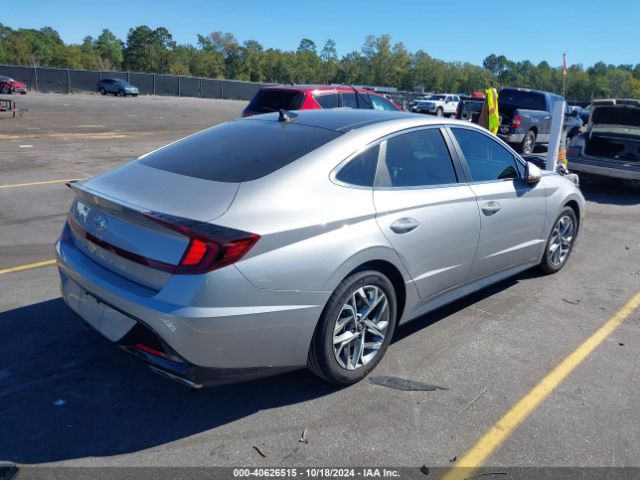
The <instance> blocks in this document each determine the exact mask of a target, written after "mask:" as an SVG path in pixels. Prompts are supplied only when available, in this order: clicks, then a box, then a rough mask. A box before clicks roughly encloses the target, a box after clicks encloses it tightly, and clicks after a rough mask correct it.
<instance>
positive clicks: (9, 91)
mask: <svg viewBox="0 0 640 480" xmlns="http://www.w3.org/2000/svg"><path fill="white" fill-rule="evenodd" d="M2 93H4V94H5V95H9V94H10V93H11V89H10V88H9V87H2Z"/></svg>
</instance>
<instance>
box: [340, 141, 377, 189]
mask: <svg viewBox="0 0 640 480" xmlns="http://www.w3.org/2000/svg"><path fill="white" fill-rule="evenodd" d="M379 151H380V147H379V146H378V145H376V146H375V147H371V148H368V149H367V150H365V151H364V152H362V153H360V154H359V155H357V156H355V157H354V158H352V159H351V160H350V161H349V162H348V163H347V164H346V165H345V166H343V167H342V168H341V169H340V171H338V173H337V175H336V180H339V181H340V182H342V183H347V184H349V185H357V186H359V187H371V186H373V180H374V178H375V176H376V166H377V165H378V152H379Z"/></svg>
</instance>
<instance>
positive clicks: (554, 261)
mask: <svg viewBox="0 0 640 480" xmlns="http://www.w3.org/2000/svg"><path fill="white" fill-rule="evenodd" d="M567 222H569V223H567ZM569 225H570V227H569ZM563 232H565V233H563ZM577 233H578V220H577V219H576V214H575V212H574V211H573V209H572V208H570V207H565V208H563V209H562V211H561V212H560V215H558V218H556V220H555V222H554V223H553V228H552V229H551V233H550V234H549V239H548V240H547V246H546V247H545V249H544V255H543V257H542V261H541V262H540V265H539V268H540V270H541V271H542V272H543V273H546V274H552V273H556V272H558V271H560V270H561V269H562V267H564V266H565V264H566V263H567V260H569V256H570V255H571V252H572V251H573V245H574V244H575V241H576V235H577Z"/></svg>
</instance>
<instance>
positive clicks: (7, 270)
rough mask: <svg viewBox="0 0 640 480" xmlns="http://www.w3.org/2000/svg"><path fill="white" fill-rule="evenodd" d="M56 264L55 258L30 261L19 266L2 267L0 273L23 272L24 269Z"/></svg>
mask: <svg viewBox="0 0 640 480" xmlns="http://www.w3.org/2000/svg"><path fill="white" fill-rule="evenodd" d="M55 264H56V261H55V260H45V261H44V262H36V263H29V264H28V265H18V266H17V267H9V268H3V269H1V270H0V275H4V274H5V273H13V272H21V271H23V270H31V269H32V268H40V267H48V266H50V265H55Z"/></svg>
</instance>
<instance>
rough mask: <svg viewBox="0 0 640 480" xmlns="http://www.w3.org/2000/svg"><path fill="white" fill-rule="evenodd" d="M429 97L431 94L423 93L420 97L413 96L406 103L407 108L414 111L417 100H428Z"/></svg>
mask: <svg viewBox="0 0 640 480" xmlns="http://www.w3.org/2000/svg"><path fill="white" fill-rule="evenodd" d="M429 98H431V95H423V96H421V97H418V98H414V99H413V100H411V101H410V102H409V103H407V110H408V111H410V112H415V107H416V105H418V102H422V101H424V100H429Z"/></svg>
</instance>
